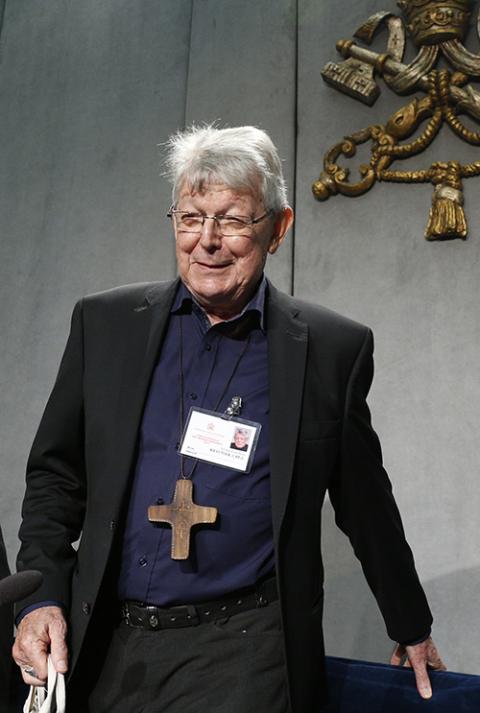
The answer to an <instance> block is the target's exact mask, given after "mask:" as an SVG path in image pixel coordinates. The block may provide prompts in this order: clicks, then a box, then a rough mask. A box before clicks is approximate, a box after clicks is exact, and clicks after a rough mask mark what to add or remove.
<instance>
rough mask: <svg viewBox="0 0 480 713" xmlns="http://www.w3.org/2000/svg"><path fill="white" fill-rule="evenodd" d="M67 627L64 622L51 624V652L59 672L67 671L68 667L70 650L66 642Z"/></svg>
mask: <svg viewBox="0 0 480 713" xmlns="http://www.w3.org/2000/svg"><path fill="white" fill-rule="evenodd" d="M65 634H66V628H65V625H64V623H63V622H61V621H59V622H55V623H54V624H52V625H51V626H50V654H51V657H52V663H53V665H54V667H55V670H56V671H58V673H66V672H67V668H68V663H67V661H68V650H67V645H66V643H65Z"/></svg>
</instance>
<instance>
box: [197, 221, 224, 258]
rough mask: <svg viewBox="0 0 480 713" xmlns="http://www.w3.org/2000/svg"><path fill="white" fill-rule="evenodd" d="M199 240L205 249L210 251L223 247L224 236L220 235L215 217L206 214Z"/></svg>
mask: <svg viewBox="0 0 480 713" xmlns="http://www.w3.org/2000/svg"><path fill="white" fill-rule="evenodd" d="M199 242H200V244H201V245H202V247H204V248H205V250H208V251H210V252H212V251H214V250H218V249H219V248H220V247H221V244H222V236H221V235H220V232H219V229H218V224H217V221H216V220H215V218H211V217H210V216H205V220H204V222H203V225H202V231H201V233H200V241H199Z"/></svg>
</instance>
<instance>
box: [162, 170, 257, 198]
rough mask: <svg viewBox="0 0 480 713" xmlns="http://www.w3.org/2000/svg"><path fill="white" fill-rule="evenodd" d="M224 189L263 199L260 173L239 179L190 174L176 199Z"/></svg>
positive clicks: (178, 190) (177, 193) (182, 183)
mask: <svg viewBox="0 0 480 713" xmlns="http://www.w3.org/2000/svg"><path fill="white" fill-rule="evenodd" d="M220 191H223V192H224V193H225V192H226V191H231V193H232V194H235V195H238V196H240V197H251V198H253V199H254V200H255V201H258V202H261V201H263V190H262V181H261V179H260V177H259V176H258V175H247V176H245V177H242V178H238V179H237V180H235V181H233V180H230V181H229V180H225V178H224V177H222V176H217V175H215V174H213V173H209V174H207V175H202V174H198V175H196V176H189V177H187V178H185V179H184V180H183V181H181V182H180V183H179V185H178V188H177V190H176V196H175V198H176V200H178V199H179V198H180V197H189V196H192V197H193V196H200V197H205V196H207V195H208V194H209V193H210V194H211V195H213V194H215V193H217V194H218V193H219V192H220Z"/></svg>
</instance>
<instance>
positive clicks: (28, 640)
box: [12, 607, 68, 686]
mask: <svg viewBox="0 0 480 713" xmlns="http://www.w3.org/2000/svg"><path fill="white" fill-rule="evenodd" d="M66 633H67V624H66V622H65V617H64V615H63V610H62V609H61V608H60V607H41V608H39V609H34V610H33V611H31V612H30V613H29V614H27V615H26V616H24V617H23V619H22V620H21V622H20V624H19V625H18V631H17V637H16V639H15V644H14V646H13V649H12V655H13V658H14V660H15V662H16V663H17V664H18V666H20V669H21V671H22V676H23V680H24V681H25V683H26V684H27V685H28V686H39V685H41V684H42V683H45V681H46V680H47V672H48V667H47V658H48V654H49V653H50V654H51V657H52V663H53V665H54V666H55V669H56V671H58V672H59V673H66V671H67V661H68V651H67V646H66V644H65V636H66Z"/></svg>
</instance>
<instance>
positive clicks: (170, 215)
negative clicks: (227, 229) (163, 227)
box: [166, 203, 275, 237]
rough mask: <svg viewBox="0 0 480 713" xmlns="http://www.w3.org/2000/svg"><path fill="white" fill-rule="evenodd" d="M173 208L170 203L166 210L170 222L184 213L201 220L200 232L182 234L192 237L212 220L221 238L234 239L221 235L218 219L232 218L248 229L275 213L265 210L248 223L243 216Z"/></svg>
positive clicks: (187, 231)
mask: <svg viewBox="0 0 480 713" xmlns="http://www.w3.org/2000/svg"><path fill="white" fill-rule="evenodd" d="M174 206H175V203H172V205H171V206H170V208H169V209H168V213H167V214H166V217H167V218H170V220H172V218H174V217H175V215H176V214H177V213H186V214H190V215H191V216H192V217H197V216H198V217H199V218H202V224H201V227H200V230H198V231H196V230H191V231H189V230H185V231H184V232H186V233H191V234H192V235H200V233H201V232H202V230H203V226H204V225H205V221H206V220H207V219H208V220H214V221H215V225H216V226H217V230H218V232H219V234H220V235H222V237H236V236H235V234H234V233H232V235H230V236H228V235H227V236H225V235H224V234H223V233H222V226H221V225H220V223H219V222H218V221H219V218H233V219H234V220H238V221H240V222H241V223H243V225H244V227H245V228H248V227H250V226H251V225H256V224H257V223H260V221H262V220H265V218H267V217H268V216H270V215H273V214H274V213H275V211H274V210H272V208H270V210H267V211H266V213H264V214H263V215H261V216H260V217H259V218H251V219H250V220H249V221H246V220H244V216H240V215H203V213H195V212H192V211H189V210H177V209H176V208H175V207H174ZM239 237H248V235H243V236H242V234H241V233H240V234H239Z"/></svg>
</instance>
